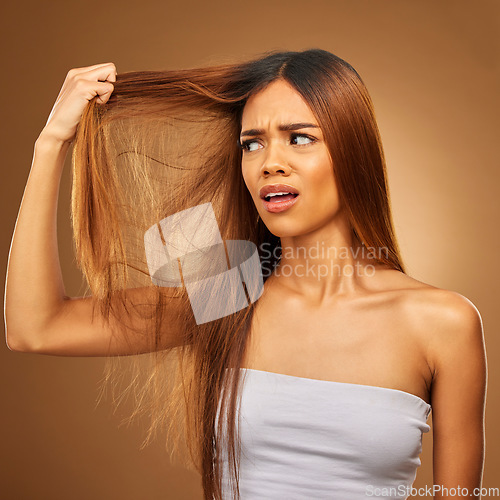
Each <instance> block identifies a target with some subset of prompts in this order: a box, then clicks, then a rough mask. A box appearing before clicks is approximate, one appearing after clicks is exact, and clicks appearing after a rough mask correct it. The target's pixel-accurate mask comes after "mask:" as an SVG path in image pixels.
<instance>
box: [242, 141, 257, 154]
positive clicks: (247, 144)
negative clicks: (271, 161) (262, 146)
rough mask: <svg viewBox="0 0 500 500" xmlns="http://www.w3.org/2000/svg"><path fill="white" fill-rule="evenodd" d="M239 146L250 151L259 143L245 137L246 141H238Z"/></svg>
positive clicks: (255, 148) (254, 149)
mask: <svg viewBox="0 0 500 500" xmlns="http://www.w3.org/2000/svg"><path fill="white" fill-rule="evenodd" d="M239 146H240V148H241V149H242V150H243V151H248V152H249V153H251V152H252V151H256V150H257V149H258V146H259V143H258V141H256V140H255V139H247V140H246V141H243V142H240V143H239Z"/></svg>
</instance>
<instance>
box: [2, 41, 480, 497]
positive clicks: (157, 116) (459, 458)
mask: <svg viewBox="0 0 500 500" xmlns="http://www.w3.org/2000/svg"><path fill="white" fill-rule="evenodd" d="M89 101H90V104H89ZM73 141H74V143H75V144H74V146H75V147H74V152H73V165H74V177H73V198H72V221H73V227H74V234H75V244H76V254H77V261H78V263H79V265H80V266H81V268H82V270H83V272H84V273H85V276H86V278H87V280H88V282H89V286H90V289H91V292H92V296H91V297H78V298H74V297H68V296H66V295H65V292H64V286H63V282H62V278H61V273H60V268H59V264H58V255H57V245H56V228H55V213H56V206H57V190H58V184H59V178H60V174H61V170H62V166H63V161H64V158H65V155H66V153H67V150H68V146H69V144H71V143H72V142H73ZM207 202H210V206H211V207H213V210H214V214H215V217H216V219H217V222H218V228H219V231H220V237H221V241H224V242H227V241H229V240H244V241H249V242H252V243H253V244H255V245H256V246H257V248H258V251H259V253H260V256H261V271H262V275H263V278H264V280H263V281H264V290H263V293H262V294H261V295H260V297H259V299H258V300H256V301H253V302H252V301H251V300H250V301H249V302H250V303H249V304H248V305H247V306H246V307H242V308H241V307H240V309H237V308H233V309H232V311H231V313H230V314H226V315H224V316H222V317H221V316H218V317H216V319H213V320H212V321H207V322H204V323H203V322H199V321H196V318H195V317H194V315H193V307H194V305H193V304H192V303H190V300H189V299H190V297H189V294H188V293H187V292H186V288H189V286H190V284H191V281H190V280H188V279H187V272H186V267H185V264H186V262H187V261H186V260H183V256H182V255H180V254H179V253H177V254H176V253H175V251H174V252H173V253H172V252H171V249H172V241H174V240H175V241H178V240H179V239H180V237H181V236H185V232H184V228H183V227H181V226H182V225H179V226H178V227H176V228H175V229H171V231H170V232H169V231H165V227H166V226H161V229H163V231H160V229H159V230H158V235H160V232H161V233H162V234H161V238H162V240H161V241H162V243H164V245H165V247H164V248H165V249H166V250H165V253H166V254H168V255H169V256H172V255H174V258H173V259H172V261H173V262H174V263H175V259H176V258H177V259H178V263H179V266H180V267H179V272H180V275H182V277H181V280H183V281H182V284H184V285H185V286H158V282H156V283H155V281H154V280H153V286H152V285H151V281H150V280H151V279H153V275H152V273H151V265H150V262H149V263H148V262H146V260H145V258H144V253H145V252H146V254H147V253H148V252H149V253H151V250H150V249H148V248H147V247H146V249H145V248H144V234H145V232H146V231H147V230H148V229H151V228H152V227H153V226H154V225H155V224H158V223H159V222H160V221H164V220H166V218H167V217H169V216H171V215H173V214H179V213H180V212H182V211H183V210H187V209H190V208H193V207H198V206H200V205H202V204H203V203H207ZM35 219H36V221H37V224H32V223H31V221H32V220H35ZM199 235H201V236H202V237H205V233H203V227H202V225H199V233H198V236H199ZM146 246H147V245H146ZM210 248H211V250H214V251H215V252H220V248H222V246H221V245H219V246H218V247H217V248H215V245H211V246H210ZM162 252H163V250H161V251H160V252H159V254H158V255H160V253H162ZM169 252H171V253H169ZM202 253H203V252H202ZM210 255H211V254H210ZM218 255H220V253H219V254H218ZM224 255H225V254H224ZM158 258H160V257H158ZM198 262H200V261H198ZM202 262H205V263H206V259H205V260H204V261H203V259H202ZM147 264H148V265H149V268H148V267H147ZM183 266H184V267H183ZM210 267H211V266H205V265H204V264H198V265H194V273H193V274H191V275H189V276H190V277H192V276H196V280H195V281H196V283H202V282H204V283H206V282H207V281H203V280H204V279H208V278H213V277H214V276H215V274H214V272H213V268H210ZM231 267H233V268H234V265H232V266H231ZM209 268H210V269H209ZM192 270H193V269H191V271H192ZM134 272H135V274H134ZM190 279H191V278H190ZM28 281H29V283H30V286H29V287H25V285H24V284H25V283H26V282H28ZM131 283H132V284H134V285H136V286H133V287H130V286H127V285H130V284H131ZM210 283H213V280H212V281H210ZM246 286H247V289H248V283H246ZM27 288H29V289H27ZM208 291H209V292H210V293H211V295H212V297H215V299H216V300H215V301H212V302H210V301H207V304H209V303H211V304H212V305H213V304H214V302H217V300H219V298H220V297H222V295H221V293H222V292H223V289H222V288H220V289H217V288H214V289H209V290H208ZM247 291H248V290H247ZM219 302H221V300H219ZM96 306H98V313H97V314H98V315H99V321H97V322H94V321H92V315H93V314H95V313H96V311H95V310H94V309H95V307H96ZM192 306H193V307H192ZM207 307H209V306H207ZM27 310H29V315H27V314H26V311H27ZM5 311H6V312H5V314H6V324H7V338H8V344H9V347H10V348H11V349H12V350H16V351H29V352H38V353H48V354H56V355H65V356H71V355H76V356H82V355H86V356H109V357H110V359H113V357H115V358H117V357H119V356H122V355H130V354H140V353H143V354H145V353H151V354H150V355H151V356H152V359H153V361H154V366H153V368H152V370H151V375H150V376H149V373H148V376H147V377H146V381H145V383H144V385H143V387H142V389H141V390H139V396H138V397H137V402H138V403H137V411H139V410H147V411H148V412H150V413H151V415H152V424H151V428H150V434H149V436H148V438H149V437H150V436H151V435H152V431H153V430H154V429H156V428H157V427H159V426H160V424H164V425H165V426H166V427H167V429H168V430H169V431H171V432H170V434H169V435H172V436H175V433H176V432H177V430H178V428H179V426H182V425H184V430H185V432H184V436H185V439H186V443H187V445H188V449H189V451H190V458H191V460H192V463H193V464H194V465H195V466H196V468H197V469H198V471H199V472H200V474H201V476H202V484H203V489H204V494H205V498H207V499H208V498H210V499H211V498H216V499H220V498H237V497H238V495H240V494H241V497H242V498H252V499H253V498H343V499H349V498H360V497H363V496H365V495H366V496H378V497H384V496H385V497H390V498H406V497H407V496H408V495H409V494H410V493H409V491H408V488H409V487H410V486H411V484H412V482H413V480H414V478H415V474H416V468H417V467H418V465H419V464H420V461H419V458H418V455H419V453H420V451H421V448H420V446H421V437H422V432H427V431H428V430H429V426H428V425H427V424H426V420H427V417H428V415H429V413H430V410H431V405H432V411H433V431H434V435H433V438H434V439H433V442H434V462H433V465H434V484H435V485H436V489H435V491H434V495H435V498H441V496H442V495H443V490H444V491H446V490H445V488H448V489H449V488H454V487H458V486H460V487H461V488H462V491H463V489H464V488H468V491H469V494H470V495H472V496H473V497H474V496H475V497H476V498H478V495H476V494H475V493H474V492H473V489H474V488H476V487H479V486H480V485H481V479H482V468H483V453H484V452H483V450H484V401H485V388H486V359H485V351H484V343H483V333H482V326H481V318H480V315H479V312H478V311H477V309H476V308H475V307H474V305H473V304H472V303H471V302H470V301H469V300H468V299H466V298H465V297H463V296H461V295H459V294H458V293H455V292H452V291H448V290H442V289H438V288H436V287H433V286H431V285H428V284H425V283H422V282H420V281H417V280H415V279H413V278H411V277H409V276H408V275H407V274H406V273H405V270H404V266H403V263H402V260H401V257H400V253H399V250H398V246H397V243H396V239H395V235H394V230H393V224H392V217H391V211H390V205H389V194H388V187H387V180H386V172H385V164H384V156H383V152H382V146H381V141H380V138H379V133H378V129H377V125H376V122H375V116H374V112H373V106H372V104H371V100H370V97H369V95H368V92H367V90H366V88H365V86H364V84H363V82H362V80H361V78H360V77H359V75H358V74H357V73H356V71H355V70H354V69H353V68H352V67H351V66H350V65H349V64H348V63H346V62H345V61H343V60H342V59H340V58H338V57H336V56H334V55H333V54H331V53H329V52H326V51H323V50H319V49H312V50H307V51H303V52H272V53H268V54H265V55H264V56H262V57H260V58H258V59H255V60H252V61H249V62H244V63H240V64H224V65H219V66H211V67H208V68H199V69H188V70H181V71H163V72H134V73H125V74H120V75H119V77H118V78H117V74H116V68H115V67H114V65H113V64H99V65H95V66H90V67H86V68H78V69H73V70H71V71H70V72H69V73H68V76H67V78H66V81H65V82H64V85H63V87H62V90H61V92H60V94H59V97H58V99H57V101H56V104H55V106H54V108H53V110H52V113H51V115H50V117H49V119H48V122H47V124H46V126H45V128H44V129H43V131H42V132H41V134H40V136H39V138H38V140H37V142H36V146H35V155H34V160H33V164H32V169H31V173H30V177H29V180H28V184H27V187H26V191H25V194H24V198H23V202H22V205H21V210H20V213H19V217H18V221H17V224H16V229H15V232H14V237H13V242H12V249H11V254H10V260H9V269H8V280H7V292H6V308H5ZM69 331H71V335H70V334H69V333H68V332H69ZM172 353H175V354H177V355H178V358H177V359H178V364H177V365H175V364H174V363H173V362H172V360H171V354H172ZM162 368H166V369H165V370H164V371H162ZM138 369H139V370H144V368H143V367H138ZM134 380H136V379H135V378H134ZM167 382H168V383H167ZM240 384H241V385H240ZM145 395H149V396H150V397H151V398H150V403H149V404H147V403H145V399H144V396H145ZM222 414H223V415H224V417H225V418H219V417H220V416H221V415H222ZM240 434H241V441H240V440H239V439H240ZM174 440H175V437H174Z"/></svg>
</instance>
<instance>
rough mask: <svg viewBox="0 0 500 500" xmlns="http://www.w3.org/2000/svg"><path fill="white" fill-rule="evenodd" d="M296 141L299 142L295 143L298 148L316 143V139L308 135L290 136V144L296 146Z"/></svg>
mask: <svg viewBox="0 0 500 500" xmlns="http://www.w3.org/2000/svg"><path fill="white" fill-rule="evenodd" d="M294 141H297V142H296V143H295V145H296V146H305V145H307V144H311V143H313V142H315V141H316V139H315V138H314V137H311V136H310V135H306V134H292V135H291V136H290V142H291V143H292V144H294Z"/></svg>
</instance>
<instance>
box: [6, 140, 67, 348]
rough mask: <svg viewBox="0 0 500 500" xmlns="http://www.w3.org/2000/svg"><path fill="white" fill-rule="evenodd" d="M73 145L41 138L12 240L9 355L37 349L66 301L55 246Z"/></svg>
mask: <svg viewBox="0 0 500 500" xmlns="http://www.w3.org/2000/svg"><path fill="white" fill-rule="evenodd" d="M68 148H69V143H67V142H62V141H56V140H54V139H51V138H48V137H44V134H43V132H42V134H41V135H40V137H39V138H38V140H37V142H36V143H35V148H34V155H33V162H32V165H31V170H30V174H29V177H28V181H27V183H26V187H25V190H24V195H23V198H22V201H21V206H20V209H19V214H18V217H17V221H16V225H15V229H14V234H13V237H12V242H11V248H10V254H9V261H8V266H7V279H6V287H5V304H4V314H5V326H6V335H7V343H8V345H9V347H10V348H11V349H15V350H24V349H30V348H31V347H32V346H36V344H37V342H38V340H37V335H39V334H40V332H41V331H43V326H44V325H45V324H47V321H49V319H50V318H51V317H53V315H54V314H56V313H57V311H58V309H59V308H60V305H61V303H62V301H63V300H64V298H65V290H64V283H63V279H62V272H61V266H60V263H59V252H58V245H57V203H58V195H59V185H60V181H61V175H62V170H63V167H64V161H65V158H66V154H67V151H68Z"/></svg>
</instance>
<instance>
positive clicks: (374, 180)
mask: <svg viewBox="0 0 500 500" xmlns="http://www.w3.org/2000/svg"><path fill="white" fill-rule="evenodd" d="M279 78H282V79H284V80H286V81H287V82H288V83H290V84H291V85H292V86H293V87H294V88H295V89H296V90H297V91H298V92H299V93H300V94H301V95H302V97H303V98H304V99H305V101H306V102H307V103H308V104H309V106H310V108H311V110H312V112H313V113H314V115H315V116H316V118H317V120H318V123H320V125H321V127H322V130H323V133H324V136H325V139H326V142H327V145H328V148H329V151H330V154H331V157H332V160H333V165H334V175H335V179H336V183H337V188H338V192H339V196H340V201H341V203H342V204H343V205H344V206H345V208H346V213H347V217H348V220H349V222H350V224H351V227H352V231H353V236H354V237H355V239H356V240H358V241H360V242H363V243H364V245H365V246H366V247H368V248H370V247H371V248H385V249H387V250H386V253H385V254H384V255H379V256H378V257H377V258H378V259H379V261H380V262H381V263H383V264H386V265H388V266H390V267H391V268H393V269H397V270H399V271H401V272H405V271H404V268H403V264H402V261H401V258H400V253H399V249H398V246H397V243H396V239H395V235H394V230H393V224H392V218H391V212H390V203H389V194H388V186H387V178H386V169H385V161H384V155H383V151H382V145H381V141H380V137H379V132H378V128H377V124H376V121H375V116H374V111H373V106H372V102H371V99H370V97H369V95H368V92H367V90H366V88H365V86H364V84H363V82H362V80H361V78H360V76H359V75H358V73H357V72H356V71H355V70H354V69H353V68H352V67H351V66H350V65H349V64H348V63H347V62H345V61H344V60H342V59H340V58H339V57H337V56H335V55H333V54H331V53H330V52H327V51H325V50H320V49H311V50H305V51H302V52H278V51H274V52H268V53H265V54H264V55H262V56H260V57H258V58H256V59H253V60H251V61H246V62H242V63H241V62H240V63H224V64H220V65H211V66H209V67H202V68H195V69H183V70H177V71H173V70H169V71H139V72H128V73H122V74H118V77H117V81H116V84H115V87H114V91H113V94H112V97H111V98H110V100H109V102H108V103H107V104H106V105H104V106H102V105H99V104H97V103H96V102H95V100H94V101H92V102H90V104H89V106H88V107H87V108H86V111H85V113H84V116H83V118H82V121H81V123H80V126H79V129H78V132H77V137H76V140H75V147H74V151H73V189H72V223H73V230H74V239H75V247H76V258H77V262H78V264H79V266H80V267H81V269H82V271H83V273H84V275H85V277H86V279H87V282H88V284H89V288H90V291H91V292H92V296H93V297H94V301H95V302H94V304H95V307H99V308H100V311H101V313H102V314H103V316H104V318H105V319H106V318H109V317H110V316H111V315H114V316H115V317H117V318H119V319H120V318H121V319H122V320H123V318H124V315H126V314H127V313H129V312H130V311H129V310H128V309H127V308H126V307H125V300H124V296H125V295H124V294H123V291H124V290H126V289H127V288H133V287H144V289H145V290H146V289H147V290H149V291H153V295H151V294H150V295H148V297H150V298H151V297H154V300H150V303H148V304H142V306H144V307H142V308H141V311H142V313H141V312H140V311H139V309H138V308H136V310H135V311H134V314H142V315H143V317H144V318H147V319H148V321H149V322H148V323H147V324H148V325H150V327H149V328H146V329H145V330H147V331H145V330H144V329H142V330H141V331H133V329H131V328H123V332H120V334H126V335H139V336H142V338H149V339H150V340H151V342H153V344H152V346H153V348H152V349H151V351H152V352H151V353H149V354H142V355H141V356H134V357H133V358H134V359H133V360H131V361H132V363H133V366H132V368H133V371H134V375H133V377H132V381H131V383H130V384H129V385H128V386H127V387H126V389H125V390H124V392H123V393H122V395H121V398H120V400H122V399H123V397H124V395H125V394H126V393H128V392H130V391H132V392H133V393H134V395H135V407H134V408H135V409H134V412H133V415H132V417H133V416H136V415H138V414H141V413H146V414H148V415H150V417H151V423H150V426H149V431H148V436H147V438H146V443H147V442H148V441H149V440H150V439H151V438H152V437H153V435H154V434H155V432H156V431H157V430H158V429H159V428H164V429H166V430H167V446H169V447H170V448H171V450H172V453H174V451H175V450H177V451H179V450H180V444H181V441H182V443H184V444H185V445H187V449H188V451H189V459H188V461H187V462H186V465H188V466H190V465H194V467H195V468H196V470H198V472H199V473H200V474H201V477H202V485H203V490H204V496H205V498H206V499H210V500H211V499H216V500H219V499H222V488H223V486H222V476H223V473H222V468H221V467H222V465H223V463H224V461H225V463H227V464H229V467H230V470H231V478H232V488H233V495H232V497H233V498H239V489H238V476H239V474H238V465H239V454H240V451H241V448H240V442H239V436H238V432H237V423H236V415H237V403H238V401H239V394H240V392H239V388H240V374H241V372H240V370H239V368H240V366H241V363H242V360H243V356H244V354H245V348H246V346H247V343H248V342H247V340H248V337H249V334H250V328H249V326H250V324H251V319H252V315H253V311H254V307H255V303H252V304H249V305H248V306H247V307H245V308H243V309H241V310H239V311H237V312H235V313H232V314H230V315H227V316H225V317H222V318H219V319H216V320H213V321H210V322H207V323H202V324H196V321H195V319H194V316H193V311H192V309H191V307H190V303H189V297H188V295H187V293H186V290H185V288H184V287H178V288H174V287H172V288H168V287H159V286H157V285H155V284H152V282H151V276H150V275H149V272H148V266H147V262H146V258H145V250H144V233H145V231H147V230H148V228H150V227H151V226H152V225H154V224H157V223H158V222H159V221H160V220H162V219H163V218H165V217H168V216H170V215H172V214H175V213H177V212H179V211H181V210H184V209H187V208H189V207H195V206H198V205H201V204H203V203H207V202H210V203H211V204H212V207H213V209H214V213H215V215H216V218H217V221H218V224H219V229H220V233H221V237H222V240H224V241H226V240H246V241H250V242H253V243H254V244H255V245H256V246H257V248H258V249H259V252H260V253H262V252H263V251H264V250H265V252H266V256H267V257H269V255H270V257H269V260H267V261H264V258H263V257H264V256H263V255H262V260H261V266H262V270H263V273H262V275H263V279H264V282H265V280H266V278H267V277H268V276H269V274H270V272H269V271H270V270H272V269H274V267H275V266H276V264H277V262H278V261H279V245H280V240H279V238H277V237H276V236H274V235H273V234H271V233H270V232H269V230H268V229H267V228H266V227H265V226H264V224H263V223H262V221H261V220H260V218H259V217H258V213H257V210H256V208H255V206H254V203H253V201H252V198H251V196H250V194H249V192H248V190H247V189H246V186H245V184H244V182H243V178H242V175H241V150H240V148H239V146H238V138H239V133H240V125H241V115H242V111H243V108H244V106H245V103H246V101H247V99H248V98H249V97H250V96H251V95H253V94H255V93H256V92H258V91H260V90H262V89H264V88H265V87H266V85H268V84H269V83H270V82H272V81H274V80H276V79H279ZM167 237H168V235H167ZM201 271H203V270H201ZM166 301H177V302H178V303H179V304H180V306H181V307H179V308H178V309H176V310H178V311H179V313H178V314H179V318H177V319H180V324H182V328H181V330H182V331H180V332H178V335H179V339H180V341H179V342H178V343H177V345H176V346H175V347H173V348H171V349H164V350H159V348H158V346H160V345H161V325H162V322H164V321H172V318H171V317H165V304H166ZM119 304H120V305H121V306H123V307H121V306H119ZM146 306H147V307H146ZM123 323H124V324H125V322H123ZM155 347H156V348H155ZM120 358H121V357H112V358H108V360H110V361H111V363H110V364H107V366H106V377H105V380H106V381H107V380H111V379H112V378H113V377H112V376H115V377H114V380H115V381H116V380H118V379H119V376H118V375H119V374H121V371H120V369H119V368H118V367H119V364H120V363H115V362H114V361H119V360H120ZM176 361H177V362H176ZM219 411H220V414H219ZM219 415H224V417H225V418H218V417H219ZM224 423H227V428H225V427H224ZM225 453H227V455H225ZM226 479H227V478H226Z"/></svg>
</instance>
